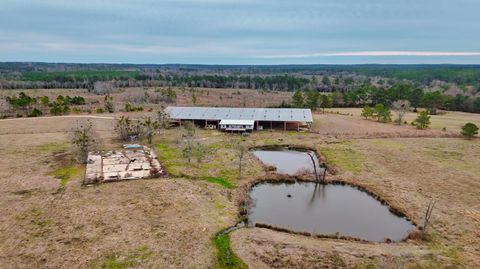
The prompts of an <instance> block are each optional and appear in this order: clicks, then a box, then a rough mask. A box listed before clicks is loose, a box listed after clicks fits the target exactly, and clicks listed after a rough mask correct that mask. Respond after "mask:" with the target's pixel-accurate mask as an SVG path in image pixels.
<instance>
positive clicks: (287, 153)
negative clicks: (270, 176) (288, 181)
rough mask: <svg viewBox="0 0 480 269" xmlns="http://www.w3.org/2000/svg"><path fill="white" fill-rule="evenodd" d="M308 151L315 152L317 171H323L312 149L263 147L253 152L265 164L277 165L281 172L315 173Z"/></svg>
mask: <svg viewBox="0 0 480 269" xmlns="http://www.w3.org/2000/svg"><path fill="white" fill-rule="evenodd" d="M308 153H310V154H313V157H314V161H315V165H316V166H317V169H318V170H317V172H318V173H319V174H322V173H323V168H319V165H318V159H317V157H316V155H315V153H314V152H312V151H299V150H291V149H287V148H276V149H261V150H254V151H253V154H254V155H255V156H256V157H257V158H258V159H259V160H260V161H262V162H263V163H264V164H267V165H271V166H275V168H276V169H277V172H278V173H280V174H288V175H295V174H296V173H298V172H301V171H309V173H313V163H312V159H311V158H310V156H309V155H308Z"/></svg>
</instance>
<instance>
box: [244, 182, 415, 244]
mask: <svg viewBox="0 0 480 269" xmlns="http://www.w3.org/2000/svg"><path fill="white" fill-rule="evenodd" d="M250 196H251V198H252V204H251V206H250V208H249V209H248V225H249V226H254V225H255V223H257V222H258V223H264V224H269V225H273V226H276V227H280V228H287V229H290V230H293V231H303V232H310V233H315V234H322V235H335V234H337V233H338V234H339V235H342V236H352V237H356V238H360V239H364V240H368V241H377V242H383V241H385V239H386V238H389V239H391V240H393V241H400V240H402V239H403V238H405V237H406V236H407V234H408V232H409V231H410V230H413V229H415V226H414V225H413V224H412V223H411V222H410V221H408V220H407V219H405V218H402V217H399V216H396V215H395V214H393V213H392V212H390V211H389V208H388V206H386V205H383V204H381V203H380V202H379V201H378V200H377V199H375V198H374V197H372V196H371V195H369V194H368V193H366V192H364V191H361V190H359V189H357V188H354V187H351V186H346V185H345V186H344V185H336V184H326V185H322V184H316V183H313V182H298V183H277V184H272V183H260V184H257V185H255V186H254V187H253V188H252V189H251V192H250Z"/></svg>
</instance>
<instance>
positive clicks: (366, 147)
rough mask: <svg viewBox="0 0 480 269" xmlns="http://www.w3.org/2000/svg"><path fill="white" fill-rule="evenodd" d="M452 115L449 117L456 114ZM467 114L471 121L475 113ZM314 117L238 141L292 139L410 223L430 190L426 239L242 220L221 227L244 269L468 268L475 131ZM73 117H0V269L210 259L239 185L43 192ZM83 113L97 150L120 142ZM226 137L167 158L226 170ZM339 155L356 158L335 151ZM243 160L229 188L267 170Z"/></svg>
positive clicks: (210, 171)
mask: <svg viewBox="0 0 480 269" xmlns="http://www.w3.org/2000/svg"><path fill="white" fill-rule="evenodd" d="M182 98H183V97H182ZM185 98H187V97H185ZM238 100H241V99H238ZM199 101H200V99H199ZM144 114H145V113H136V114H134V113H130V114H129V115H132V116H137V115H138V116H141V115H144ZM118 115H119V114H108V115H107V114H104V115H101V116H108V117H110V116H113V117H118ZM447 115H449V114H447ZM450 115H451V116H452V115H453V116H456V115H457V114H450ZM458 116H459V117H460V118H459V119H455V120H454V121H457V122H461V121H463V120H465V119H466V118H464V116H463V115H461V114H459V115H458ZM439 117H440V116H439ZM468 117H472V118H471V119H472V121H475V120H477V118H478V117H479V116H478V115H468ZM315 119H317V121H316V123H315V126H314V127H315V129H316V131H318V133H297V132H281V131H273V132H270V131H264V132H255V133H253V134H252V135H251V136H250V137H248V138H247V140H248V143H249V145H250V146H262V145H276V144H281V145H302V146H305V147H310V148H315V149H317V151H319V152H320V153H322V152H325V157H327V158H326V159H327V162H328V163H329V164H330V165H332V166H335V170H336V171H337V172H338V173H337V174H336V175H335V176H332V175H330V176H329V179H335V180H341V181H347V182H350V183H353V184H357V185H361V186H364V187H366V188H367V189H368V190H369V191H371V192H373V193H375V194H376V195H379V196H380V197H381V198H382V199H384V200H385V201H387V202H388V203H390V204H391V205H392V206H394V207H395V208H398V209H399V210H401V211H402V212H404V213H405V214H406V215H407V216H408V217H410V218H411V219H412V220H413V221H414V222H415V223H421V222H422V217H423V214H424V212H425V209H426V205H427V204H428V202H429V201H430V200H431V199H432V198H433V199H435V200H436V201H437V203H436V206H435V209H434V211H433V216H432V226H431V227H430V229H431V230H430V231H429V236H428V241H427V242H418V241H415V242H404V243H394V244H372V243H358V242H351V241H345V240H343V241H342V240H340V241H338V240H330V239H318V238H308V237H304V236H301V235H289V234H284V233H280V232H275V231H270V230H265V229H241V230H239V231H237V232H234V233H233V234H232V247H233V249H234V250H235V251H236V253H237V254H238V255H239V256H240V258H242V259H243V260H244V261H245V262H246V263H247V264H249V265H251V267H252V268H265V267H266V268H268V267H280V268H281V267H284V268H287V267H290V268H291V267H309V268H322V266H329V267H330V268H334V267H335V266H336V267H348V268H349V267H352V266H355V265H358V266H359V267H360V268H362V266H363V267H367V266H377V267H386V268H390V267H392V266H394V265H402V266H404V267H407V268H408V267H415V266H420V267H421V266H423V267H430V268H436V267H441V266H442V265H443V266H445V267H448V266H452V267H461V266H464V267H467V268H471V267H474V266H475V265H476V264H480V260H479V258H478V257H480V249H479V248H478V246H479V245H480V241H479V238H480V234H479V232H478V231H479V230H480V222H479V221H478V212H480V207H479V203H478V197H479V195H480V193H479V190H480V185H479V184H480V178H479V175H480V170H479V169H480V162H479V160H480V155H479V154H480V141H479V140H478V139H476V140H472V141H468V140H464V139H461V138H448V137H442V136H445V135H446V136H449V135H450V134H449V131H448V128H447V132H446V133H447V134H444V133H445V132H442V131H441V130H439V129H437V128H432V130H430V131H426V132H424V131H420V132H422V133H421V134H423V135H419V134H418V133H417V130H414V129H412V128H411V127H410V126H395V125H393V124H382V123H377V122H373V121H366V120H363V119H361V118H360V117H357V116H342V115H332V114H318V115H315ZM75 120H77V118H73V117H49V118H38V119H15V120H0V148H1V149H2V154H4V156H7V157H4V158H2V159H1V161H0V179H1V181H0V182H1V185H2V189H1V190H0V212H1V213H2V214H0V253H2V254H1V255H0V264H1V265H2V266H1V267H6V268H11V267H15V268H32V267H36V268H42V267H47V268H48V267H50V268H61V267H63V268H85V267H88V266H89V265H91V264H96V265H98V264H101V263H102V261H104V260H106V259H108V257H111V256H112V254H119V255H120V254H121V255H125V256H129V253H135V252H136V251H138V249H147V250H148V251H149V253H150V252H151V253H152V255H148V258H147V259H145V260H144V261H142V264H141V266H143V267H146V268H150V267H154V268H155V267H156V268H166V267H167V268H168V267H170V268H179V267H184V268H185V267H186V268H192V267H195V268H209V267H212V266H214V265H215V256H214V255H215V249H214V247H213V244H212V242H211V237H212V236H213V235H214V234H215V233H216V232H218V231H219V230H221V229H222V228H225V227H227V226H229V225H232V224H234V223H235V221H236V215H237V213H239V208H238V207H236V205H235V198H236V197H237V196H240V195H241V194H242V193H241V191H242V190H243V188H237V189H234V190H228V189H224V188H222V187H221V186H220V185H218V184H211V183H208V182H207V181H205V180H202V181H198V180H185V179H175V178H168V179H159V180H139V181H128V182H121V183H113V184H105V185H100V186H94V187H81V178H75V179H73V180H71V181H70V182H69V183H68V184H67V186H66V189H65V191H64V192H62V193H58V194H53V193H55V192H56V190H57V189H58V186H59V180H58V179H56V178H54V177H53V176H49V173H50V172H51V170H52V169H53V168H55V166H57V165H58V164H57V163H56V162H55V160H54V158H53V157H52V156H53V155H52V153H53V152H61V151H64V150H65V148H68V147H66V145H67V144H66V135H65V133H64V132H65V131H66V130H68V129H69V127H70V126H71V124H72V123H73V122H75ZM92 121H93V122H94V125H95V128H96V130H97V132H98V133H99V134H100V135H101V137H102V141H103V143H104V147H118V146H119V143H118V142H116V141H114V140H112V138H114V134H113V132H112V128H113V125H114V121H113V120H112V119H109V118H93V119H92ZM411 136H414V137H413V138H407V137H411ZM177 137H178V130H176V129H172V130H169V131H167V132H166V133H164V134H163V135H161V136H158V137H157V138H156V140H155V142H156V143H163V144H165V145H168V146H169V147H171V148H175V149H178V139H177ZM384 137H387V138H386V139H385V138H384ZM232 138H233V139H237V138H238V137H237V136H232V135H229V134H222V133H218V132H216V131H200V132H199V139H201V141H203V142H205V143H206V144H208V145H209V146H211V147H213V148H217V149H218V151H217V153H218V155H216V156H215V157H214V158H210V159H208V160H206V162H205V163H204V164H202V165H201V166H200V167H196V166H195V165H191V166H190V167H189V166H188V165H185V160H182V159H181V158H180V159H178V160H177V161H178V162H179V163H177V165H178V167H180V169H181V171H183V172H185V173H188V174H189V176H192V177H194V178H195V177H201V176H202V175H208V176H218V175H220V172H221V171H225V170H229V169H230V171H233V170H232V169H234V168H235V167H236V164H235V162H234V160H233V159H232V156H233V155H232V154H233V153H232V149H231V148H229V147H228V146H227V145H231V143H232ZM364 138H368V139H364ZM349 152H353V153H354V154H353V155H352V156H361V158H345V157H342V156H343V155H345V154H348V153H349ZM327 153H328V154H327ZM159 155H161V154H159ZM247 161H248V166H249V167H251V170H250V171H249V172H247V173H245V177H243V178H242V179H238V180H236V179H235V174H234V173H233V172H232V173H230V174H228V173H227V175H228V176H232V178H231V181H232V182H233V183H235V184H236V185H238V186H246V185H248V184H249V183H251V182H252V180H255V178H262V177H266V176H268V172H267V171H264V170H262V165H261V164H259V163H258V162H256V161H255V159H254V158H253V157H251V158H250V157H249V158H248V159H247Z"/></svg>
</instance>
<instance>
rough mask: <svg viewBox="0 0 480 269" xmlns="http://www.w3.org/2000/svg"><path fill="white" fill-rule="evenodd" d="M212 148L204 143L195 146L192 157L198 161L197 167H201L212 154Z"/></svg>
mask: <svg viewBox="0 0 480 269" xmlns="http://www.w3.org/2000/svg"><path fill="white" fill-rule="evenodd" d="M210 153H211V152H210V148H209V147H208V146H206V145H205V144H203V143H200V142H197V143H195V144H194V147H193V150H192V156H193V157H194V158H195V160H196V161H197V167H200V164H201V163H202V161H203V160H204V159H205V157H207V156H208V155H209V154H210Z"/></svg>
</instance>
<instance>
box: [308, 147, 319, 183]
mask: <svg viewBox="0 0 480 269" xmlns="http://www.w3.org/2000/svg"><path fill="white" fill-rule="evenodd" d="M307 154H308V156H309V157H310V159H311V160H312V165H313V172H314V173H315V180H316V181H317V182H318V181H320V180H319V178H318V172H317V163H316V162H315V158H316V156H314V154H313V153H312V152H310V151H308V152H307Z"/></svg>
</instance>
